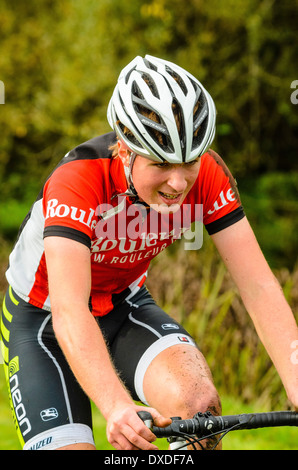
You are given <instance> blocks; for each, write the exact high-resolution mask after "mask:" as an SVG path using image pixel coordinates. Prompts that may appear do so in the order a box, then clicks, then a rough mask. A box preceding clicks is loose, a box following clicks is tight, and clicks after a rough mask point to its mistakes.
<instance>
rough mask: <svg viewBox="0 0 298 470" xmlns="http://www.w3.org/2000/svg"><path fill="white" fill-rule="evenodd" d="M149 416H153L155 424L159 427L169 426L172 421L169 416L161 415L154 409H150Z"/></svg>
mask: <svg viewBox="0 0 298 470" xmlns="http://www.w3.org/2000/svg"><path fill="white" fill-rule="evenodd" d="M151 416H152V418H153V422H154V424H155V426H159V427H161V428H164V427H165V426H169V425H170V424H171V422H172V420H171V418H166V417H165V416H162V415H161V414H160V413H158V411H156V410H154V409H152V411H151Z"/></svg>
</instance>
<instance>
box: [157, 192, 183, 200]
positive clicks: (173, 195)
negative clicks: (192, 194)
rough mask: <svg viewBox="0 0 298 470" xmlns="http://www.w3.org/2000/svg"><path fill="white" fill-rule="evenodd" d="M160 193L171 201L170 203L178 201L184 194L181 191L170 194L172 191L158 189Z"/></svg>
mask: <svg viewBox="0 0 298 470" xmlns="http://www.w3.org/2000/svg"><path fill="white" fill-rule="evenodd" d="M158 193H159V195H160V196H161V197H162V199H164V200H166V201H167V202H170V203H177V202H178V201H179V200H180V198H181V196H182V193H179V194H170V193H164V192H162V191H158Z"/></svg>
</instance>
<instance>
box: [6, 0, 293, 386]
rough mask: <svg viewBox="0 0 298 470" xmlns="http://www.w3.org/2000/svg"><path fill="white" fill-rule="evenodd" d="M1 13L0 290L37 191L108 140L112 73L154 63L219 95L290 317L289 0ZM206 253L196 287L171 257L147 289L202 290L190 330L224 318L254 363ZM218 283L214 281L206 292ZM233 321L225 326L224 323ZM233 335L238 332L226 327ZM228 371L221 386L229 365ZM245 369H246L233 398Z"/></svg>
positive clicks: (159, 264) (56, 5) (165, 298)
mask: <svg viewBox="0 0 298 470" xmlns="http://www.w3.org/2000/svg"><path fill="white" fill-rule="evenodd" d="M0 13H1V16H0V18H1V28H0V44H1V54H0V80H2V81H3V82H4V85H5V104H4V105H0V129H1V139H0V184H1V191H0V242H1V249H0V262H1V270H0V276H1V282H0V284H1V285H0V288H2V290H4V288H5V280H4V270H5V268H4V266H5V264H6V263H7V255H8V251H9V249H10V247H11V244H12V243H13V241H14V239H15V237H16V235H17V231H18V227H19V225H20V223H21V221H22V219H23V217H24V216H25V215H26V213H27V211H28V209H29V208H30V206H31V204H32V202H33V201H34V199H35V197H36V195H37V193H38V191H39V189H40V187H41V185H42V183H43V181H44V180H45V178H46V177H47V175H48V173H49V172H50V171H51V170H52V169H53V167H54V166H55V165H56V164H57V162H58V161H59V160H60V159H61V158H62V157H63V156H64V155H65V153H66V152H67V151H69V150H70V149H71V148H73V147H74V146H76V145H77V144H79V143H81V142H83V141H85V140H88V139H90V138H92V137H94V136H96V135H98V134H101V133H104V132H108V131H110V128H109V126H108V123H107V120H106V109H107V104H108V101H109V98H110V96H111V93H112V91H113V88H114V86H115V82H116V80H117V77H118V75H119V72H120V70H121V69H122V67H123V66H125V65H126V64H127V63H128V62H129V61H131V60H132V59H133V58H134V57H135V56H136V55H145V54H147V53H148V54H151V55H155V56H158V57H162V58H165V59H167V60H170V61H173V62H176V63H177V64H179V65H181V66H182V67H184V68H186V69H188V70H189V71H190V72H191V73H192V74H194V75H195V76H197V77H198V79H199V80H201V81H202V82H203V84H204V85H205V87H206V88H207V89H208V91H209V92H210V93H211V95H212V96H213V98H214V100H215V103H216V107H217V113H218V114H217V134H216V139H215V142H214V145H213V148H214V149H215V150H216V151H217V152H218V153H219V154H220V155H221V156H222V157H223V158H224V160H225V161H226V163H227V164H228V166H229V167H230V169H231V170H232V172H233V174H234V176H235V177H236V179H237V182H238V186H239V191H240V195H241V198H242V202H243V205H244V208H245V211H246V213H247V215H248V217H249V219H250V222H251V223H252V225H253V228H254V230H255V232H256V235H257V238H258V240H259V242H260V244H261V247H262V249H263V251H264V253H265V255H266V257H267V259H268V261H269V263H270V265H271V266H272V268H273V269H275V270H276V272H277V275H278V277H279V279H280V280H281V281H282V285H283V288H284V290H285V292H286V295H287V298H288V299H289V301H290V303H291V304H292V305H293V307H294V309H296V308H297V304H298V300H297V299H298V294H297V282H296V281H295V279H296V280H297V247H298V237H297V231H298V217H297V214H298V207H297V193H298V163H297V162H298V159H297V150H298V132H297V128H298V105H297V104H295V100H293V99H292V100H291V96H292V94H293V93H294V91H295V90H294V89H292V88H291V84H292V82H293V81H295V80H298V70H297V57H298V39H297V24H298V3H297V0H283V1H282V2H281V1H278V0H225V1H222V0H208V2H206V1H204V0H188V1H183V0H144V1H143V0H129V1H127V2H124V1H123V0H100V1H98V0H63V2H61V1H58V0H51V1H49V0H30V1H28V2H24V1H22V0H15V1H13V2H11V1H9V0H2V2H1V6H0ZM296 101H297V100H296ZM204 245H205V246H206V249H207V254H208V259H207V258H206V259H205V258H204V256H207V255H206V254H203V255H202V256H203V261H204V262H205V266H207V268H205V271H203V272H200V274H201V278H202V279H203V281H202V282H201V284H200V286H199V288H198V285H197V284H196V283H195V281H194V279H189V274H188V276H187V277H186V278H185V276H184V274H183V273H182V272H180V270H177V269H176V266H177V263H179V266H183V265H184V264H185V268H186V270H187V266H188V264H187V263H189V262H190V261H189V258H186V255H185V252H184V253H183V256H182V255H181V251H179V249H176V251H175V249H173V250H169V252H168V253H167V254H166V253H164V254H163V256H162V257H161V258H160V260H157V261H156V263H153V267H152V270H153V271H154V270H156V271H155V273H156V274H155V275H156V276H159V278H160V283H159V286H158V288H157V286H154V285H152V289H153V291H154V290H155V293H156V295H157V297H158V298H159V299H161V301H162V303H163V304H164V305H165V304H167V305H168V306H169V307H170V308H172V309H174V310H175V309H176V310H177V309H179V308H180V307H178V306H177V305H179V303H180V305H181V296H182V294H183V293H185V292H187V293H188V294H191V296H190V297H191V298H193V297H194V294H195V292H200V294H201V299H205V300H206V302H205V303H202V300H201V301H200V302H201V304H200V305H198V304H197V303H195V301H194V302H193V303H191V302H190V303H189V305H187V308H186V307H185V311H184V310H183V312H182V316H183V318H186V317H187V318H188V320H189V321H190V323H191V322H192V323H191V324H193V323H194V322H195V321H196V320H194V318H195V319H196V318H197V310H199V311H203V312H205V311H206V309H207V310H208V312H209V313H210V312H211V311H212V312H213V314H214V315H215V316H214V317H212V319H211V320H212V321H213V322H215V323H214V325H217V323H218V322H219V320H218V318H221V322H222V323H221V326H222V325H224V331H228V328H229V327H230V325H231V324H237V325H238V326H239V325H240V326H241V328H242V329H241V328H240V333H239V334H240V337H239V338H238V339H237V338H236V339H237V341H238V342H237V341H236V343H235V344H236V346H235V354H234V356H233V360H234V361H236V362H237V361H238V362H239V360H240V359H239V358H240V356H239V354H238V353H239V348H240V349H241V350H243V351H244V352H245V351H246V352H245V355H246V356H249V352H248V350H246V349H245V347H244V346H243V338H244V337H245V338H247V341H250V338H251V336H252V333H251V328H250V326H248V323H247V320H243V317H242V313H241V312H242V310H241V308H240V307H239V305H238V303H239V302H238V298H237V295H236V294H235V293H234V291H233V290H231V289H232V288H231V287H230V283H229V280H227V279H226V278H225V277H224V276H225V275H222V278H221V277H220V278H218V275H219V274H218V273H221V271H220V269H219V266H220V265H219V261H218V260H217V258H216V254H215V253H214V252H213V251H212V248H210V247H209V245H208V241H206V243H205V244H204ZM201 251H204V250H201ZM197 255H198V257H199V256H200V253H199V254H197V253H196V254H195V257H194V256H193V257H192V258H191V260H194V259H196V256H197ZM185 260H186V261H185ZM171 263H172V264H171ZM183 263H184V264H183ZM166 267H167V269H166ZM193 268H194V271H195V266H194V267H193ZM161 271H162V273H163V274H162V276H163V278H161ZM169 272H171V273H173V272H175V286H176V288H175V290H174V291H173V289H172V290H169V289H168V288H167V286H169V283H168V282H167V281H168V277H167V276H168V273H169ZM212 276H213V277H212ZM213 278H214V279H217V280H218V283H219V284H214V283H213V284H212V282H213V281H212V279H213ZM225 279H226V280H225ZM220 283H221V284H220ZM189 286H190V287H189ZM216 286H218V288H217V287H216ZM189 289H190V290H189ZM214 289H215V290H214ZM224 292H226V294H224ZM231 292H232V293H231ZM227 293H228V294H227ZM229 293H230V294H229ZM215 294H216V295H217V296H219V297H217V298H220V299H221V301H222V303H216V302H215V300H214V299H215ZM221 295H225V297H220V296H221ZM229 295H230V297H229ZM213 298H214V299H213ZM170 299H172V303H171V302H170ZM210 299H211V300H212V299H213V300H214V302H215V303H212V302H211V300H210ZM210 302H211V303H210ZM183 305H185V304H184V303H183ZM227 311H229V312H232V317H231V318H229V319H228V320H227V322H228V323H227V324H226V323H224V318H226V317H225V315H226V312H227ZM214 312H215V313H214ZM239 312H240V313H239ZM217 314H220V315H221V316H219V317H218V316H217ZM177 315H178V314H177ZM179 315H180V316H181V312H180V314H179ZM194 315H195V316H194ZM210 315H211V313H210ZM185 316H186V317H185ZM206 318H209V317H208V316H207V317H206ZM240 318H241V319H240ZM239 319H240V320H239ZM205 323H206V322H205ZM201 328H203V329H204V325H201ZM231 331H232V330H231ZM222 334H223V335H224V334H225V333H224V332H222ZM231 335H232V336H233V337H236V336H237V335H236V336H235V332H234V330H233V333H231ZM225 337H226V338H229V335H227V336H225ZM221 339H222V338H221V337H219V336H218V343H219V342H221V346H222V345H223V341H221ZM227 341H228V340H227ZM253 341H255V339H254V340H253ZM207 343H208V341H207ZM246 344H250V343H246ZM254 344H255V343H254ZM207 346H208V344H207ZM208 347H209V346H208ZM217 347H219V346H218V345H217V346H216V348H217ZM251 347H252V348H253V345H252V346H251ZM211 349H212V348H211ZM216 351H218V350H217V349H216ZM213 352H214V351H213ZM221 354H222V355H221V357H223V354H224V352H223V351H222V352H221ZM246 356H245V357H246ZM230 357H232V356H230ZM243 357H244V356H243ZM250 359H251V358H250ZM241 360H242V361H243V363H244V359H241ZM250 364H251V362H250ZM254 364H255V363H254ZM262 364H263V365H262V366H260V367H259V366H258V368H257V369H258V372H259V375H257V374H256V376H255V377H251V381H254V383H256V384H257V383H258V382H260V380H259V378H260V376H262V377H263V376H264V374H265V372H264V371H267V369H268V368H269V365H268V362H267V359H266V360H264V361H263V362H262ZM226 367H227V373H226V380H228V379H227V378H228V377H229V375H230V369H231V368H232V367H233V365H232V364H230V363H227V364H226ZM238 367H243V365H242V366H241V364H238ZM248 370H252V368H251V367H250V366H249V365H247V366H246V369H245V373H244V374H243V383H242V388H239V393H241V394H243V393H244V392H243V390H244V388H243V387H245V384H247V372H248ZM254 371H256V367H255V368H254ZM266 377H267V380H269V379H268V375H267V376H266ZM266 383H267V382H266ZM263 384H264V383H263ZM230 387H231V388H233V389H234V390H235V387H236V384H235V383H234V382H233V383H232V384H231V385H230ZM276 389H277V390H278V391H279V390H280V388H279V387H278V386H276ZM237 390H238V389H237ZM244 394H245V393H244Z"/></svg>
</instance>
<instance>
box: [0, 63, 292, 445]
mask: <svg viewBox="0 0 298 470" xmlns="http://www.w3.org/2000/svg"><path fill="white" fill-rule="evenodd" d="M215 117H216V111H215V106H214V103H213V100H212V98H211V96H210V95H209V93H208V92H207V91H206V90H205V88H204V87H203V86H202V84H201V83H200V82H199V81H198V80H197V79H196V78H195V77H193V76H192V75H190V74H189V73H188V72H187V71H185V70H183V69H182V68H180V67H178V66H177V65H174V64H172V63H170V62H167V61H165V60H161V59H157V58H155V57H152V56H146V57H145V58H142V57H136V58H135V59H134V60H133V61H132V62H131V63H130V64H129V65H127V67H125V68H124V69H123V71H122V72H121V74H120V77H119V80H118V82H117V85H116V87H115V90H114V93H113V96H112V98H111V101H110V104H109V108H108V120H109V123H110V124H111V126H112V128H113V132H111V133H109V134H105V135H102V136H99V137H95V138H94V139H92V140H90V141H88V142H85V143H83V144H81V145H79V146H78V147H76V148H75V149H73V150H72V151H70V152H69V153H68V154H67V155H66V156H65V157H64V158H63V159H62V161H61V162H60V163H59V165H58V166H57V167H56V168H55V170H54V171H53V172H52V173H51V175H50V176H49V177H48V179H47V181H46V183H45V185H44V186H43V188H42V191H41V192H40V194H39V196H38V198H37V200H36V201H35V203H34V204H33V206H32V208H31V210H30V212H29V214H28V215H27V217H26V219H25V220H24V222H23V224H22V226H21V229H20V233H19V236H18V240H17V242H16V244H15V247H14V249H13V251H12V253H11V255H10V263H9V268H8V271H7V280H8V283H9V288H8V291H7V294H6V297H5V300H4V304H3V312H2V323H1V331H2V346H3V348H2V352H3V357H4V362H5V364H4V367H5V373H6V379H7V383H8V386H9V393H10V399H11V406H12V409H13V415H14V420H15V424H16V427H17V433H18V436H19V438H20V441H21V443H22V446H23V448H24V449H94V448H95V446H94V440H93V436H92V420H91V408H90V399H91V400H92V401H93V402H94V403H95V405H96V406H97V407H98V408H99V409H100V411H101V412H102V414H103V416H104V417H105V419H106V421H107V436H108V439H109V442H110V443H111V444H112V445H113V446H114V447H115V448H116V449H147V450H153V449H155V448H156V447H155V446H154V444H153V443H152V442H153V439H154V436H153V435H152V433H151V431H150V430H149V429H148V428H147V427H146V426H145V425H144V424H143V422H142V421H141V420H140V419H139V417H138V415H137V411H139V410H141V409H143V407H142V406H140V405H137V404H136V403H135V400H138V401H140V402H143V403H144V404H147V405H149V407H150V411H151V413H152V415H153V418H154V421H155V424H156V425H158V426H165V425H167V424H169V419H168V418H167V417H169V416H177V415H178V416H181V417H183V418H186V417H191V416H193V414H194V413H196V412H197V411H198V410H200V411H202V412H204V411H207V410H210V411H211V412H212V413H215V414H220V413H221V408H220V400H219V397H218V393H217V391H216V388H215V386H214V384H213V381H212V376H211V372H210V370H209V368H208V366H207V364H206V361H205V359H204V357H203V356H202V353H201V352H200V350H199V348H198V346H197V345H196V343H195V342H194V340H193V339H192V338H191V337H190V335H189V334H188V333H187V331H185V330H184V329H183V327H182V326H181V325H179V324H178V323H177V322H176V321H174V320H173V319H172V318H170V317H169V316H168V315H167V314H166V313H165V312H164V311H163V310H162V309H160V308H159V307H158V306H157V305H156V303H155V302H154V300H153V299H152V297H151V296H150V294H149V292H148V291H147V290H146V287H145V284H144V283H145V279H146V274H147V270H148V266H149V264H150V261H151V259H152V258H154V256H156V255H157V254H158V253H160V252H161V251H163V250H164V249H165V248H166V247H167V246H168V245H170V244H171V243H172V242H173V241H174V240H175V239H177V238H180V237H181V235H182V234H183V233H184V232H185V231H186V230H187V229H189V228H190V226H191V224H192V223H193V222H199V221H202V222H203V223H204V225H205V227H206V229H207V231H208V232H209V234H210V236H211V237H212V239H213V241H214V243H215V245H216V247H217V248H218V250H219V252H220V254H221V256H222V258H223V260H224V262H225V263H226V266H227V268H228V269H229V271H230V273H231V275H232V276H233V278H234V280H235V283H236V285H237V286H238V289H239V291H240V294H241V296H242V299H243V302H244V304H245V307H246V309H247V311H248V313H249V314H250V316H251V318H252V320H253V322H254V324H255V327H256V329H257V332H258V334H259V336H260V338H261V340H262V341H263V343H264V345H265V347H266V348H267V351H268V353H269V355H270V356H271V358H272V360H273V362H274V364H275V366H276V368H277V370H278V372H279V374H280V377H281V379H282V381H283V384H284V386H285V389H286V391H287V394H288V397H289V399H290V400H291V401H292V403H293V405H294V406H295V407H298V373H297V367H298V366H297V364H294V363H293V361H291V360H290V357H291V353H292V352H293V350H292V349H291V344H293V341H295V340H296V341H297V340H298V331H297V325H296V322H295V320H294V316H293V314H292V312H291V310H290V308H289V305H288V304H287V302H286V300H285V298H284V296H283V293H282V290H281V288H280V286H279V285H278V283H277V281H276V279H275V278H274V276H273V274H272V272H271V270H270V269H269V267H268V265H267V263H266V261H265V259H264V257H263V254H262V252H261V250H260V248H259V246H258V244H257V241H256V239H255V237H254V234H253V232H252V230H251V228H250V225H249V223H248V221H247V219H246V217H245V214H244V211H243V209H242V206H241V202H240V199H239V195H238V192H237V188H236V185H235V182H234V180H233V177H232V176H231V174H230V172H229V170H228V169H227V167H226V165H225V163H224V162H223V160H222V159H221V158H220V157H219V156H218V155H217V154H216V153H215V152H214V151H212V150H210V146H211V143H212V141H213V138H214V134H215ZM156 281H157V282H158V280H156ZM223 360H224V358H223ZM206 446H207V447H208V442H207V443H206Z"/></svg>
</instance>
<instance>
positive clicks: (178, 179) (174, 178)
mask: <svg viewBox="0 0 298 470" xmlns="http://www.w3.org/2000/svg"><path fill="white" fill-rule="evenodd" d="M167 184H168V186H169V187H170V188H171V189H172V190H173V191H175V192H177V193H182V192H183V191H185V189H186V188H187V179H186V175H185V172H184V169H183V167H181V166H177V167H176V168H173V169H172V170H171V172H170V174H169V176H168V179H167Z"/></svg>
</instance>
